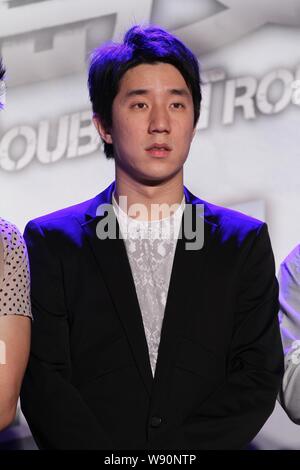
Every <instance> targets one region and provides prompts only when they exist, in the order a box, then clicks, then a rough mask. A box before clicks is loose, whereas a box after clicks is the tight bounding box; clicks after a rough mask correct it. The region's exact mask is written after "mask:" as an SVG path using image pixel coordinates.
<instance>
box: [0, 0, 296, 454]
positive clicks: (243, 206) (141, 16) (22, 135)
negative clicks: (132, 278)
mask: <svg viewBox="0 0 300 470" xmlns="http://www.w3.org/2000/svg"><path fill="white" fill-rule="evenodd" d="M136 22H152V23H156V24H159V25H161V26H162V27H164V28H166V29H168V30H169V31H171V32H173V33H174V34H176V35H177V36H178V37H179V38H180V39H182V40H183V41H184V42H185V43H186V44H187V45H188V46H189V47H191V48H192V49H193V51H194V52H195V53H196V55H197V56H198V57H199V60H200V63H201V68H202V73H203V80H204V82H205V85H204V87H203V94H204V100H203V108H202V116H201V120H200V123H199V126H198V132H197V134H196V136H195V139H194V141H193V144H192V147H191V152H190V156H189V158H188V160H187V163H186V166H185V185H186V186H187V187H188V188H189V189H190V190H191V191H192V192H194V193H195V194H197V195H198V196H200V197H201V198H203V199H207V200H208V201H210V202H213V203H216V204H221V205H224V206H226V207H234V208H236V209H239V210H241V211H244V212H245V213H248V214H250V215H253V216H255V217H258V218H260V219H264V220H265V221H266V222H267V223H268V226H269V231H270V236H271V240H272V245H273V249H274V253H275V258H276V263H277V269H278V266H279V263H280V262H281V261H282V260H283V258H284V257H285V256H286V255H287V254H288V252H289V251H291V249H292V248H293V247H294V246H295V245H296V244H298V243H299V242H300V207H299V201H300V150H299V149H300V147H299V128H300V126H299V124H300V86H299V85H300V81H299V80H300V0H285V1H282V0H222V1H221V0H220V1H217V0H153V1H152V0H127V1H126V2H124V1H123V0H118V1H117V0H110V1H109V2H107V1H105V0H0V50H1V55H2V56H3V58H4V61H5V64H6V66H7V69H8V71H7V100H6V101H7V104H6V110H5V111H4V112H2V113H1V114H0V119H1V121H0V214H1V216H2V217H4V218H7V219H8V220H11V221H12V222H14V223H16V224H17V225H18V226H19V227H20V229H23V228H24V226H25V224H26V222H27V221H28V220H29V219H31V218H33V217H36V216H39V215H42V214H46V213H48V212H51V211H53V210H56V209H59V208H62V207H64V206H67V205H71V204H75V203H77V202H80V201H83V200H85V199H88V198H90V197H93V196H94V195H95V194H97V193H99V192H100V191H101V190H102V189H104V188H105V187H106V186H107V185H108V184H109V183H110V182H111V181H112V179H113V178H114V164H113V162H111V161H110V162H108V161H107V160H106V158H105V156H104V154H103V152H102V149H101V146H100V141H99V138H98V137H97V136H96V133H95V131H94V129H93V127H92V124H91V111H90V104H89V100H88V92H87V85H86V75H87V73H86V71H87V59H88V54H89V52H90V51H91V50H92V49H93V48H94V47H96V46H97V45H99V44H101V43H102V42H103V41H106V40H109V39H114V40H117V41H119V40H121V39H122V36H123V34H124V32H125V31H126V30H127V29H128V28H129V27H130V26H132V25H133V24H134V23H136ZM16 435H18V436H20V437H24V436H26V435H28V429H27V427H26V426H25V424H24V419H23V418H22V416H21V415H20V416H18V418H17V420H16V423H15V425H14V426H13V427H12V428H11V429H10V431H9V432H6V434H5V435H4V434H3V433H2V435H1V434H0V442H1V440H2V441H3V440H5V439H6V440H7V439H9V438H11V436H16ZM254 444H255V445H256V447H257V448H260V449H297V448H299V449H300V426H299V427H298V426H296V425H294V424H293V423H291V422H290V421H289V419H288V418H287V416H286V415H285V413H284V412H283V410H282V409H281V408H280V406H279V405H278V406H277V407H276V410H275V412H274V413H273V415H272V416H271V418H270V419H269V420H268V422H267V423H266V425H265V426H264V428H263V429H262V431H261V432H260V433H259V435H258V436H257V438H256V439H255V441H254Z"/></svg>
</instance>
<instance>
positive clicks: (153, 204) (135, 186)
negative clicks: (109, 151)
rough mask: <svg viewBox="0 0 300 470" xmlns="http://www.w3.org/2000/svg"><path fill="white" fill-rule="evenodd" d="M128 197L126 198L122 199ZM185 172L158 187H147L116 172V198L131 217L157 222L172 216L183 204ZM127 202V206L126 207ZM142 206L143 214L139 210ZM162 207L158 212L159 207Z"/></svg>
mask: <svg viewBox="0 0 300 470" xmlns="http://www.w3.org/2000/svg"><path fill="white" fill-rule="evenodd" d="M121 196H126V198H121V199H120V197H121ZM183 196H184V191H183V172H181V173H180V174H178V175H176V177H175V178H173V179H172V180H169V181H166V182H160V183H159V184H157V185H147V184H146V183H145V184H143V183H141V182H139V181H136V180H133V179H132V178H130V177H128V175H126V174H125V175H124V174H123V173H122V174H120V173H118V171H116V186H115V192H114V197H115V199H116V202H117V203H118V205H119V206H120V207H121V209H122V210H123V211H125V212H126V213H127V214H128V215H129V216H130V217H132V218H135V219H136V220H156V219H162V218H166V217H169V216H171V215H172V214H173V213H174V212H175V211H176V210H177V209H178V207H179V206H180V204H181V203H182V199H183ZM124 202H125V205H124ZM136 204H140V205H141V208H142V212H140V211H139V209H137V206H135V207H134V206H133V205H136ZM159 206H161V207H160V208H159V210H158V207H159Z"/></svg>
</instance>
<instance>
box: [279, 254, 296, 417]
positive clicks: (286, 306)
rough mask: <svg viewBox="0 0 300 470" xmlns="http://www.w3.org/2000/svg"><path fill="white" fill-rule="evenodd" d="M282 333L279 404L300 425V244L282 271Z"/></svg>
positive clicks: (280, 278)
mask: <svg viewBox="0 0 300 470" xmlns="http://www.w3.org/2000/svg"><path fill="white" fill-rule="evenodd" d="M279 284H280V295H279V302H280V312H279V321H280V332H281V338H282V343H283V348H284V363H285V372H284V378H283V382H282V389H281V392H280V395H279V401H280V403H281V405H282V406H283V408H284V409H285V411H286V412H287V414H288V416H289V417H290V419H291V420H292V421H294V423H296V424H300V245H298V246H297V247H296V248H295V249H294V250H293V251H292V252H291V253H290V254H289V255H288V257H287V258H286V259H285V260H284V261H283V263H282V264H281V266H280V269H279Z"/></svg>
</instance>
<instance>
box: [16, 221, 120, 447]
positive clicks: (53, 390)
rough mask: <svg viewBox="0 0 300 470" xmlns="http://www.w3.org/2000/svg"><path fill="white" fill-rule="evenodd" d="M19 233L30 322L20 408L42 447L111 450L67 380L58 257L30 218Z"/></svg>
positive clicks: (66, 335) (66, 342)
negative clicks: (25, 257)
mask: <svg viewBox="0 0 300 470" xmlns="http://www.w3.org/2000/svg"><path fill="white" fill-rule="evenodd" d="M24 238H25V240H26V243H27V248H28V254H29V260H30V271H31V299H32V309H33V311H32V313H33V324H32V344H31V354H30V359H29V364H28V368H27V371H26V373H25V377H24V381H23V385H22V389H21V407H22V411H23V413H24V415H25V418H26V420H27V422H28V424H29V427H30V429H31V432H32V434H33V437H34V438H35V440H36V442H37V445H38V446H39V447H40V448H42V449H112V448H113V446H112V443H111V441H110V438H109V436H108V435H107V434H106V432H105V431H104V430H103V429H102V427H101V425H100V424H99V422H98V420H97V419H96V418H95V416H94V415H93V412H92V411H91V410H90V409H89V407H88V406H87V404H86V403H85V402H84V400H83V399H82V397H81V395H80V393H79V392H78V390H77V389H76V388H75V387H74V386H73V385H72V383H71V374H72V364H71V355H70V345H69V323H68V313H67V308H66V305H65V301H64V283H63V273H62V268H61V264H60V260H59V257H58V256H57V253H55V252H54V251H55V250H51V249H50V244H49V243H48V240H47V237H46V236H45V233H44V231H43V229H42V228H41V227H40V226H39V225H38V224H37V223H36V222H29V224H28V225H27V227H26V229H25V233H24ZM48 245H49V246H48Z"/></svg>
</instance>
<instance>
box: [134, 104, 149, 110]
mask: <svg viewBox="0 0 300 470" xmlns="http://www.w3.org/2000/svg"><path fill="white" fill-rule="evenodd" d="M144 106H147V105H146V103H135V104H134V105H132V108H138V109H144Z"/></svg>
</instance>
